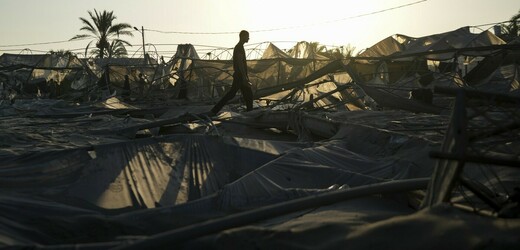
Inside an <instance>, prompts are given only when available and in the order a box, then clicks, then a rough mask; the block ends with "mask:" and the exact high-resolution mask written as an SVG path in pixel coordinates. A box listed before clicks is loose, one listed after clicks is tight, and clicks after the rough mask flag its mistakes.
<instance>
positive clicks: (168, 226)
mask: <svg viewBox="0 0 520 250" xmlns="http://www.w3.org/2000/svg"><path fill="white" fill-rule="evenodd" d="M395 38H397V39H395ZM495 38H496V37H494V36H493V35H492V34H490V33H489V32H483V33H480V34H473V33H470V32H469V30H468V29H467V28H462V29H459V30H455V31H451V32H447V33H443V34H436V35H431V36H426V37H422V38H411V37H407V36H403V35H397V36H395V37H391V38H387V39H384V40H383V41H382V42H380V43H378V44H376V45H375V46H373V47H372V48H371V49H369V50H367V51H365V52H364V53H365V54H363V55H362V56H359V57H348V58H341V59H335V58H334V57H332V56H330V54H328V53H326V51H325V50H324V49H322V48H321V47H319V46H318V44H316V43H307V42H300V43H298V44H297V45H296V46H295V47H293V48H292V49H290V50H287V51H284V50H281V49H279V48H277V47H276V46H275V45H274V44H269V45H268V46H267V49H266V50H265V51H264V53H263V54H262V56H261V57H260V58H259V59H254V60H248V67H249V72H250V78H251V80H252V82H253V86H254V88H255V97H256V99H257V101H256V102H255V107H256V109H255V110H253V111H249V112H242V107H241V106H242V105H241V104H240V103H239V100H240V99H239V98H237V99H235V100H233V101H232V102H230V103H229V105H227V106H226V107H225V108H224V109H223V112H221V113H219V114H218V115H215V116H213V115H210V114H208V113H207V110H209V109H210V108H211V106H212V104H213V103H214V102H215V101H216V100H217V99H218V98H220V97H221V96H222V94H224V93H225V92H226V90H227V89H228V88H229V86H230V85H231V82H232V63H231V61H230V60H219V59H217V60H209V59H201V58H200V57H199V54H198V53H197V51H195V47H194V46H193V45H190V44H183V45H179V47H178V50H177V52H178V53H177V54H176V55H175V56H174V57H173V58H172V59H171V60H170V61H168V62H164V61H161V62H160V63H159V62H155V61H153V60H147V62H146V61H144V60H140V59H128V60H123V59H121V60H116V59H114V60H111V59H106V60H97V61H96V60H85V61H84V63H86V64H83V65H86V68H84V69H86V72H91V73H92V75H93V76H94V79H96V80H95V81H94V82H91V83H90V85H88V86H89V87H87V88H86V89H83V90H79V91H78V92H75V93H76V94H78V95H77V96H74V97H70V98H63V99H61V100H55V99H45V98H43V99H22V98H20V99H16V100H14V99H13V100H11V101H12V102H9V103H7V102H3V101H2V102H1V103H0V111H1V112H0V116H1V117H0V118H1V120H2V123H1V124H0V129H1V130H2V131H3V132H2V134H1V135H0V180H1V181H0V211H1V213H0V221H2V223H0V235H1V236H0V238H1V240H0V246H2V247H14V248H42V249H78V248H96V249H111V248H116V249H163V248H172V247H174V248H181V249H182V248H184V249H221V248H222V247H226V248H231V249H234V248H241V249H242V248H269V249H271V248H296V249H316V248H318V249H337V248H341V247H344V246H349V247H350V248H353V249H366V248H370V247H377V248H383V247H386V248H398V247H399V248H420V247H425V246H426V247H428V246H430V247H431V248H432V249H437V248H450V247H454V246H456V247H460V248H482V247H484V248H486V247H487V248H512V249H516V248H518V246H519V242H518V239H517V238H518V237H516V236H517V235H518V234H519V232H520V222H519V220H518V217H519V213H518V202H519V198H518V197H520V195H519V192H518V187H520V183H519V180H520V172H519V171H518V168H517V167H516V166H518V162H520V155H519V153H518V152H520V150H518V149H519V148H520V144H519V143H518V142H519V138H520V137H519V128H520V126H519V124H520V123H519V122H518V120H519V117H520V116H519V114H518V108H517V107H518V103H520V101H519V99H518V97H517V96H516V94H517V92H518V91H517V89H518V74H517V72H518V69H517V68H518V67H517V65H516V64H517V61H518V60H517V57H518V56H517V53H516V52H515V51H517V50H518V48H516V47H514V46H510V45H504V44H502V43H501V42H500V40H497V39H495ZM461 55H463V56H462V57H461ZM219 56H221V55H219ZM31 58H32V57H26V59H27V60H29V59H31ZM35 58H37V59H38V60H41V58H40V57H35ZM42 58H44V57H42ZM149 59H150V58H149ZM12 60H13V59H11V61H12ZM31 60H33V59H31ZM35 60H36V59H35ZM73 61H75V60H73ZM472 63H475V64H477V63H478V65H476V66H475V67H474V68H473V66H474V65H471V67H470V66H469V65H470V64H472ZM13 65H14V66H13ZM13 65H7V66H3V67H2V68H1V70H0V72H1V73H2V76H3V75H5V74H6V75H8V76H12V75H15V74H16V73H17V70H19V71H20V72H23V70H24V69H26V68H27V69H30V70H32V69H33V68H34V69H36V67H35V66H30V67H27V66H23V65H24V63H19V64H13ZM17 65H18V66H17ZM20 65H22V66H20ZM466 66H467V67H466ZM19 67H21V68H19ZM472 68H473V69H472ZM40 69H42V67H40V68H38V70H40ZM45 70H47V69H46V68H45ZM52 70H54V71H56V72H59V71H60V70H61V69H56V68H53V69H52ZM67 70H70V69H68V68H67ZM78 70H79V68H78ZM54 71H51V73H52V72H54ZM31 72H33V71H31ZM36 72H38V71H36ZM4 73H5V74H4ZM31 74H32V73H31ZM46 74H47V73H42V76H47V75H46ZM89 74H90V73H89ZM125 76H128V82H127V80H126V77H125ZM2 81H4V79H3V78H2ZM127 83H128V85H127ZM127 88H128V89H127ZM127 90H128V92H124V91H127ZM483 90H486V91H483ZM490 90H493V92H492V91H490ZM123 93H126V94H125V95H123ZM127 94H128V95H127ZM408 95H411V96H408ZM88 97H92V98H90V99H89V98H88ZM26 98H27V97H26ZM69 101H70V102H69ZM78 102H79V103H78ZM237 102H238V103H237ZM432 228H436V229H438V230H434V231H432V230H431V229H432ZM446 232H449V234H446ZM404 234H406V235H408V236H409V237H405V238H403V237H400V236H402V235H404ZM399 237H400V238H399ZM397 238H399V239H400V240H395V239H397ZM367 239H369V240H367Z"/></svg>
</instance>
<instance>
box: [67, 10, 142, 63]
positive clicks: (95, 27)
mask: <svg viewBox="0 0 520 250" xmlns="http://www.w3.org/2000/svg"><path fill="white" fill-rule="evenodd" d="M88 14H89V15H90V18H91V19H92V22H91V21H89V20H87V19H85V18H83V17H80V18H79V20H81V22H82V23H83V24H84V26H83V27H81V29H80V30H82V31H87V32H89V34H80V35H76V36H74V37H73V38H71V39H70V40H77V39H82V38H93V39H94V40H92V41H90V42H89V43H88V44H87V47H86V48H85V57H86V56H87V52H88V49H89V47H90V45H91V44H92V42H94V41H95V42H96V48H97V49H94V50H93V51H92V52H94V54H95V55H97V56H99V58H104V57H105V55H108V57H111V56H113V55H115V54H114V50H111V47H112V48H113V47H114V46H115V47H117V48H121V46H122V47H123V50H124V52H125V54H126V49H124V45H129V46H131V45H130V43H128V42H126V41H124V40H121V39H119V36H120V35H128V36H133V34H132V32H131V31H130V30H131V28H132V26H131V25H130V24H128V23H116V24H114V23H112V22H113V21H114V20H115V19H116V18H117V17H116V16H115V15H114V13H113V11H106V10H104V11H103V12H98V11H97V10H96V9H94V12H92V11H88ZM111 42H112V43H111Z"/></svg>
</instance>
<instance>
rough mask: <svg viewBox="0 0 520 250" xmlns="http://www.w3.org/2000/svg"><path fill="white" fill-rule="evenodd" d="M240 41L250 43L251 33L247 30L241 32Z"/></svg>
mask: <svg viewBox="0 0 520 250" xmlns="http://www.w3.org/2000/svg"><path fill="white" fill-rule="evenodd" d="M239 36H240V41H241V42H243V43H247V42H248V41H249V32H247V30H242V31H240V34H239Z"/></svg>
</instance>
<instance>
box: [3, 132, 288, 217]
mask: <svg viewBox="0 0 520 250" xmlns="http://www.w3.org/2000/svg"><path fill="white" fill-rule="evenodd" d="M289 145H291V146H290V147H293V146H295V144H294V143H293V144H291V143H289V144H286V143H283V142H276V141H262V140H258V141H255V140H252V139H233V138H218V137H210V136H208V137H205V136H171V137H167V138H161V139H142V140H137V141H134V142H123V143H116V144H108V145H99V146H94V147H93V149H89V148H81V149H73V150H65V151H53V152H42V153H30V154H26V155H21V156H14V157H13V156H8V157H3V158H2V159H1V160H2V162H3V163H4V164H3V165H2V168H1V169H0V178H1V179H2V185H1V186H2V187H3V188H4V190H16V191H19V190H24V192H27V193H36V194H47V195H49V194H53V195H58V196H61V197H67V199H70V200H76V201H79V202H80V203H89V204H92V205H94V206H97V207H100V208H104V209H121V208H128V207H130V208H153V207H157V206H171V205H175V204H180V203H184V202H187V201H191V200H196V199H199V198H201V197H204V196H208V195H210V194H213V193H214V192H216V191H218V190H219V189H220V188H221V187H222V186H223V185H225V184H226V183H229V182H231V181H233V180H235V179H237V178H239V177H240V176H241V175H244V174H245V173H248V172H250V171H252V170H253V169H255V168H257V167H259V166H261V165H262V164H264V163H266V162H268V161H270V160H272V159H274V158H275V157H276V156H277V155H278V154H280V153H281V152H283V151H284V150H287V149H288V148H290V147H289ZM228 155H234V157H226V156H228ZM253 159H254V160H253ZM44 187H45V188H44Z"/></svg>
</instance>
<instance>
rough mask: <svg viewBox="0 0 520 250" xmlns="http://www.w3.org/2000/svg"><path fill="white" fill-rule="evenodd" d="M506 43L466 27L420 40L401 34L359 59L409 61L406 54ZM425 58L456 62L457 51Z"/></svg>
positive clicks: (486, 32)
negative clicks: (398, 58) (374, 58)
mask: <svg viewBox="0 0 520 250" xmlns="http://www.w3.org/2000/svg"><path fill="white" fill-rule="evenodd" d="M396 42H397V43H396ZM502 44H506V43H505V42H504V41H503V40H502V39H500V38H499V37H497V36H495V35H494V34H492V33H491V32H489V31H483V32H481V33H479V34H474V33H471V32H470V30H469V27H462V28H459V29H457V30H453V31H449V32H445V33H440V34H434V35H429V36H424V37H418V38H414V37H409V36H406V35H400V34H397V35H395V36H390V37H387V38H385V39H383V40H382V41H380V42H378V43H376V44H375V45H373V46H372V47H370V48H368V49H366V50H365V51H364V52H362V53H360V55H359V56H361V57H365V56H367V57H373V56H379V57H383V56H399V57H400V58H406V55H410V56H411V57H412V56H414V54H418V53H424V52H428V51H429V52H435V51H439V50H448V49H462V48H474V47H482V46H490V45H502ZM487 54H489V52H464V53H458V55H470V56H481V55H487ZM424 57H425V58H426V59H429V60H449V59H453V57H454V52H449V53H443V54H433V53H432V54H430V55H424ZM401 60H402V59H401Z"/></svg>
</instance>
